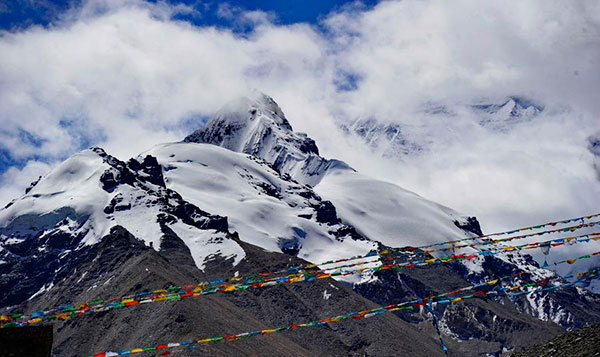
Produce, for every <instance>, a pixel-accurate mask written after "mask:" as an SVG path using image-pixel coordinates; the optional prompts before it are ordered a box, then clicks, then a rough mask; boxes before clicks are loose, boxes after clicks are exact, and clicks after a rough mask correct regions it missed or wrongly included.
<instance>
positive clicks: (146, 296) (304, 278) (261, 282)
mask: <svg viewBox="0 0 600 357" xmlns="http://www.w3.org/2000/svg"><path fill="white" fill-rule="evenodd" d="M567 240H568V241H571V242H573V243H575V242H589V241H590V240H594V241H598V240H600V233H590V234H585V235H581V236H574V237H568V238H558V239H554V240H550V241H544V242H533V243H528V244H524V245H520V246H514V247H513V246H510V247H505V248H503V249H502V250H500V251H498V252H495V251H490V250H486V251H478V252H474V253H473V254H470V255H466V254H464V253H463V254H455V255H451V256H445V257H440V258H430V259H420V260H413V261H409V262H405V263H390V261H393V260H395V258H396V257H397V256H394V255H388V256H385V257H379V256H376V258H377V259H372V260H368V261H364V262H358V263H352V264H346V265H343V266H340V267H336V268H330V269H325V270H314V271H304V272H297V273H294V274H290V275H286V276H279V277H268V275H267V276H263V277H262V278H258V277H257V278H255V279H249V280H246V281H244V282H240V283H237V284H226V283H219V284H220V285H218V286H210V285H209V286H207V285H205V284H204V283H200V284H197V285H185V286H184V287H182V288H180V287H176V288H175V289H174V288H168V289H157V290H154V291H152V292H142V293H138V294H136V295H132V296H126V297H122V298H115V299H109V300H92V301H91V302H89V303H85V304H79V305H69V304H66V305H61V306H59V307H58V308H57V309H50V310H46V311H36V312H34V313H32V314H31V315H29V316H27V315H24V314H16V315H18V317H14V316H13V317H10V320H8V318H9V315H0V328H2V327H9V326H18V327H21V326H27V325H32V324H37V323H40V322H43V321H52V320H67V319H71V318H74V317H82V316H86V315H90V314H93V313H96V312H100V311H107V310H110V309H115V308H117V309H118V308H123V307H129V306H136V305H140V304H146V303H152V302H159V301H172V300H180V299H183V298H186V297H198V296H202V295H210V294H215V293H230V292H233V291H238V290H240V291H242V290H247V289H250V288H252V289H257V288H264V287H268V286H275V285H282V284H289V283H296V282H311V281H316V280H320V279H325V278H330V277H336V276H348V275H352V274H357V273H372V272H375V271H379V270H389V269H394V270H396V269H401V268H413V267H421V266H427V265H431V264H445V263H450V262H456V261H462V260H471V259H475V258H477V257H478V256H485V255H492V256H493V255H497V254H503V253H506V252H511V251H515V250H522V249H535V248H537V247H539V246H544V245H545V244H550V245H556V246H563V245H564V242H565V241H567ZM592 255H597V253H593V254H592ZM586 257H588V258H589V257H590V256H583V257H579V258H575V259H569V260H564V261H562V262H556V263H554V265H558V264H562V263H568V264H573V263H574V262H575V261H576V260H578V259H585V258H586ZM374 263H377V264H379V265H377V266H373V267H362V268H358V267H360V266H362V265H367V264H374ZM348 268H354V269H348ZM334 269H335V271H332V270H334ZM222 281H223V280H213V282H222ZM7 321H10V325H9V326H5V325H6V324H7V323H6V322H7Z"/></svg>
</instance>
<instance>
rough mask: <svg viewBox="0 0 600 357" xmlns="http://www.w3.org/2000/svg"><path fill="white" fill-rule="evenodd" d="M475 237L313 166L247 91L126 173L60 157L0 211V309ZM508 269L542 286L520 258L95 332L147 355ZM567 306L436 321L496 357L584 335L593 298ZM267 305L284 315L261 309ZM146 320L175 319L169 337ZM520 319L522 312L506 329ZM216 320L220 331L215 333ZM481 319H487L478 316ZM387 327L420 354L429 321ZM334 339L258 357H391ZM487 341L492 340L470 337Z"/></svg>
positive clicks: (304, 149) (274, 108)
mask: <svg viewBox="0 0 600 357" xmlns="http://www.w3.org/2000/svg"><path fill="white" fill-rule="evenodd" d="M474 234H481V231H480V228H479V224H478V222H477V220H476V219H475V218H474V217H468V216H465V215H463V214H460V213H458V212H456V211H454V210H452V209H450V208H448V207H444V206H442V205H439V204H437V203H435V202H432V201H429V200H426V199H424V198H422V197H420V196H419V195H417V194H415V193H413V192H410V191H407V190H404V189H402V188H401V187H398V186H396V185H393V184H390V183H386V182H382V181H378V180H375V179H372V178H369V177H368V176H365V175H362V174H360V173H358V172H356V170H354V169H352V168H351V167H350V166H349V165H347V164H346V163H344V162H341V161H338V160H335V159H326V158H324V157H322V156H320V154H319V150H318V148H317V145H316V143H315V142H314V141H313V140H312V139H310V138H309V137H307V136H306V135H305V134H301V133H296V132H294V131H293V129H292V126H291V125H290V123H289V121H288V120H287V119H286V117H285V115H284V114H283V112H282V110H281V109H280V108H279V106H278V105H277V104H276V103H275V101H274V100H273V99H272V98H270V97H268V96H266V95H264V94H260V93H254V94H252V95H251V96H249V97H243V98H239V99H237V100H234V101H232V102H230V103H229V104H227V105H226V106H225V107H224V108H223V109H221V110H220V111H219V112H218V113H217V114H215V116H214V117H213V118H212V119H211V120H210V121H209V122H208V123H207V124H206V125H205V126H204V127H203V128H201V129H199V130H197V131H195V132H194V133H193V134H191V135H190V136H188V137H187V138H185V140H184V141H183V142H179V143H169V144H163V145H158V146H156V147H154V148H151V149H149V150H148V151H146V152H144V153H142V154H140V155H139V156H138V157H137V158H134V159H130V160H129V161H127V162H125V161H121V160H119V159H117V158H115V157H113V156H111V155H109V154H107V153H106V152H105V151H104V150H102V149H100V148H92V149H89V150H85V151H83V152H80V153H78V154H75V155H73V156H72V157H70V158H69V159H67V160H66V161H65V162H63V163H62V164H61V165H59V166H58V167H56V168H55V169H54V170H53V171H52V172H50V173H49V174H47V175H46V176H44V177H42V178H41V179H40V180H39V181H37V182H35V183H34V184H33V185H32V186H31V187H30V188H28V189H27V191H26V192H25V194H24V195H23V196H21V197H18V198H16V199H15V200H14V201H12V202H11V203H10V204H9V205H7V206H6V207H5V208H4V209H2V210H0V274H1V275H0V291H3V292H5V293H3V294H2V295H1V296H0V308H2V307H4V308H7V307H11V306H16V308H27V309H39V308H42V307H47V306H48V305H50V304H57V303H63V302H66V301H71V302H75V301H73V300H78V301H85V300H89V299H93V298H97V297H103V298H107V297H110V296H111V294H121V295H126V294H128V293H132V292H134V291H138V290H139V289H140V288H146V287H151V286H149V284H150V285H152V284H155V285H157V284H159V285H160V286H159V287H161V286H168V285H169V284H181V283H185V282H190V280H192V281H197V280H202V279H207V278H212V277H222V276H226V275H227V274H234V273H235V274H238V273H240V272H242V273H248V272H256V271H260V270H264V269H273V270H277V269H281V268H282V267H285V266H288V265H295V264H299V263H300V262H301V261H310V262H314V263H319V262H322V261H324V260H329V259H335V258H342V257H350V256H355V255H365V254H367V253H369V252H371V251H374V250H376V249H378V248H381V247H383V246H388V247H403V246H407V245H411V246H414V245H424V244H431V243H437V242H443V241H446V240H449V239H456V238H461V237H468V236H472V235H474ZM484 258H485V259H484ZM517 271H522V272H524V275H523V277H522V279H523V282H526V281H529V280H531V279H535V278H540V277H553V276H554V275H553V274H552V273H550V272H548V271H545V270H543V269H539V267H537V265H536V263H535V262H534V261H533V260H531V259H526V258H520V257H519V256H517V257H506V258H502V259H499V258H493V257H482V259H478V260H476V261H472V262H470V263H468V264H460V263H457V264H454V265H444V266H437V267H432V268H430V269H429V268H428V269H415V270H411V271H409V270H406V271H403V272H401V273H397V272H394V271H382V272H378V273H375V274H372V275H371V276H369V277H368V279H362V280H360V279H358V280H349V281H351V282H354V285H351V286H350V287H348V286H344V285H342V284H340V283H339V282H336V281H334V280H331V279H328V280H325V281H323V282H321V283H320V285H319V284H316V285H310V284H309V285H307V286H306V287H302V286H300V287H295V286H294V287H279V288H273V290H265V295H266V297H263V296H262V295H261V293H260V292H256V293H255V294H250V296H249V297H245V296H244V295H243V294H242V295H240V296H236V297H231V298H228V299H227V300H226V301H227V302H224V303H221V302H218V301H220V300H216V301H213V300H207V301H209V302H207V304H209V305H210V306H211V308H210V309H208V310H202V311H200V310H198V307H193V306H192V307H190V308H191V309H192V310H193V311H192V312H191V313H189V312H185V311H184V310H183V308H182V307H181V306H182V305H177V307H165V308H164V309H167V310H152V309H161V308H160V307H152V306H149V307H144V309H146V310H144V311H145V314H147V315H148V316H150V315H151V316H156V318H154V317H152V319H153V320H152V321H151V322H149V323H147V324H146V323H144V322H143V321H142V322H137V321H138V319H137V318H132V316H131V315H125V317H123V315H119V314H117V313H115V314H108V315H106V316H100V317H98V318H99V319H100V321H103V322H102V323H103V324H104V325H105V326H107V327H108V326H111V327H112V328H117V329H119V330H120V331H126V330H127V329H128V326H130V324H132V323H134V322H132V321H133V320H135V321H136V322H135V324H137V325H136V326H138V327H137V328H138V329H139V331H140V333H138V338H139V339H141V340H148V341H154V340H153V337H152V334H153V333H155V332H156V331H158V330H157V329H158V328H160V329H161V330H160V331H162V332H161V333H162V335H165V336H174V338H179V337H180V336H181V335H186V336H187V335H188V334H190V333H191V331H189V326H191V325H192V323H191V322H190V323H189V325H188V324H186V323H185V322H186V321H187V318H186V316H191V315H188V314H192V315H193V316H194V318H193V320H194V322H193V325H194V326H200V327H202V328H209V329H212V328H215V326H217V325H218V326H220V328H221V329H229V328H231V327H232V326H234V327H237V328H244V326H246V325H247V326H252V327H247V328H253V329H256V325H257V324H258V325H260V324H261V323H264V321H267V322H268V321H271V323H272V324H279V322H280V319H281V318H285V319H286V320H294V321H296V320H298V318H300V317H301V318H304V317H307V316H312V315H315V316H321V317H322V314H323V313H324V311H329V312H330V313H332V314H336V313H341V312H343V311H345V309H359V308H360V306H362V305H364V304H365V302H366V301H367V300H365V299H364V297H366V298H368V299H369V300H371V301H374V302H376V303H381V304H389V303H394V302H398V301H403V300H406V299H408V298H411V297H417V296H429V295H432V294H433V293H435V292H443V291H445V290H451V289H455V288H457V287H460V286H464V285H468V284H471V283H473V282H478V281H482V280H485V279H489V278H494V277H496V278H497V277H499V276H502V275H506V274H507V273H513V272H517ZM295 289H296V290H295ZM352 289H353V290H352ZM332 294H333V298H330V297H331V296H332ZM566 294H568V297H569V299H571V302H568V301H567V300H565V299H561V296H559V295H550V294H545V295H540V296H537V297H534V298H533V299H531V300H528V301H526V302H524V303H523V302H521V301H513V302H512V303H506V302H501V301H490V302H489V304H488V303H483V302H482V303H477V302H474V303H473V304H471V305H469V304H467V305H465V306H464V308H463V307H452V308H449V309H443V310H442V311H440V313H441V314H442V315H440V321H441V323H442V324H444V329H445V330H444V331H445V333H446V335H447V336H449V337H450V338H451V339H452V341H451V342H450V345H451V347H452V348H454V350H455V351H457V353H459V354H462V355H464V354H470V353H471V352H472V351H471V350H469V348H471V347H469V346H476V347H477V348H478V349H479V350H481V351H503V350H505V348H514V347H515V346H524V345H527V343H526V341H521V340H519V339H518V338H517V337H516V336H518V335H519V334H522V333H523V331H529V330H530V331H535V332H536V333H548V334H549V336H548V337H551V336H552V335H553V334H556V333H558V332H560V329H559V327H558V326H561V327H573V326H574V325H575V324H576V323H579V321H580V320H581V318H582V317H581V316H583V313H582V311H583V310H585V308H587V310H588V312H589V316H588V317H584V318H583V319H584V320H585V321H588V320H589V321H595V320H597V319H600V299H598V298H597V297H596V296H595V295H593V294H591V293H588V292H580V291H578V290H575V289H573V290H572V291H569V292H568V293H566ZM315 296H316V297H317V298H315ZM325 297H327V298H325ZM236 299H238V300H236ZM315 299H316V300H318V301H316V302H315ZM280 301H284V302H285V303H283V304H282V305H281V306H279V305H276V304H277V303H278V302H280ZM573 301H576V302H577V303H572V302H573ZM361 304H362V305H361ZM350 306H354V307H350ZM582 306H584V307H582ZM157 311H158V312H160V313H164V312H165V311H170V313H174V314H177V315H178V317H177V321H178V323H179V325H177V326H178V327H177V328H173V325H172V324H171V322H169V319H168V318H167V319H165V318H164V315H161V314H160V313H157ZM161 311H162V312H161ZM249 311H251V315H248V314H249ZM298 311H302V314H301V315H300V316H298V315H297V313H298ZM520 312H527V314H526V316H524V317H520V316H519V314H520ZM228 313H231V314H233V315H232V316H235V318H225V319H224V318H223V316H224V315H227V314H228ZM493 314H497V315H498V316H501V319H499V320H498V321H497V320H496V319H495V318H494V319H491V318H488V317H489V316H491V315H493ZM160 316H163V318H161V317H160ZM240 316H241V317H240ZM238 317H240V318H239V319H238ZM102 319H104V320H102ZM390 319H391V320H382V321H387V322H375V325H374V326H379V327H377V328H375V330H379V329H384V330H386V331H391V332H393V331H396V332H397V333H399V334H401V335H402V336H404V337H406V338H409V339H410V340H411V341H415V342H414V343H415V346H404V347H402V348H403V350H405V351H413V350H414V351H427V352H426V353H427V354H428V355H431V354H435V352H432V349H431V344H432V343H433V342H431V341H435V339H436V337H435V331H434V330H433V329H431V325H430V321H429V319H428V318H424V317H418V316H415V315H410V314H407V313H401V314H398V315H394V316H392V317H390ZM258 320H260V321H261V322H257V321H258ZM263 320H264V321H263ZM82 324H83V325H78V324H69V323H68V322H67V323H66V324H65V325H63V327H64V328H63V329H61V330H60V333H59V334H58V337H57V345H58V350H57V351H59V352H58V354H60V355H63V354H64V355H74V354H76V353H75V352H77V353H80V354H81V353H89V352H90V346H88V345H86V344H84V343H81V340H82V339H83V340H85V341H88V340H87V339H89V338H90V337H87V335H86V334H85V332H86V331H88V332H89V331H92V330H93V329H95V328H96V327H95V326H94V324H93V323H87V322H82ZM377 324H382V325H377ZM386 324H387V325H386ZM428 324H429V325H428ZM425 325H426V326H428V327H426V328H425V329H426V331H427V332H425V333H424V334H423V336H419V333H417V332H416V331H417V329H415V326H418V329H419V330H420V329H422V328H423V326H425ZM82 326H83V327H82ZM115 326H116V327H115ZM261 326H262V325H261ZM267 326H268V325H267ZM384 326H387V327H384ZM506 326H509V327H508V328H507V327H506ZM348 329H349V330H348V331H351V334H352V336H362V337H361V338H362V339H363V342H361V343H360V345H355V344H354V342H349V341H345V342H344V341H341V342H340V341H338V338H339V335H336V334H335V331H333V332H331V334H330V335H327V336H329V337H327V338H325V337H323V336H313V335H311V339H318V340H319V341H321V345H320V346H319V348H318V349H317V350H315V349H314V348H315V347H314V346H311V345H310V344H307V343H306V341H305V340H303V339H295V340H294V339H293V338H292V339H293V341H287V340H286V341H280V342H276V343H274V344H273V345H269V346H270V348H273V350H274V351H275V350H277V351H280V352H281V351H285V350H286V349H288V350H294V349H295V348H296V350H297V348H300V349H302V350H303V351H304V349H305V350H306V351H307V352H306V353H304V354H307V355H310V354H357V355H360V354H364V353H367V351H372V350H374V351H378V352H377V353H379V354H389V353H392V352H391V351H393V350H394V348H396V349H397V348H400V347H399V346H396V345H395V344H394V343H387V344H386V345H385V346H388V347H389V349H388V348H387V347H385V348H384V347H381V344H380V343H379V342H378V341H380V339H381V336H380V335H378V334H376V333H373V334H371V333H369V332H364V331H363V332H361V331H359V330H358V329H357V328H356V327H348ZM486 329H490V330H491V331H494V332H490V333H487V334H481V333H480V331H481V330H486ZM82 331H83V332H82ZM499 331H501V332H499ZM328 333H329V332H328ZM124 335H126V334H124V333H120V334H119V333H117V332H115V334H108V335H106V336H97V337H94V339H93V341H94V344H96V345H101V346H104V345H107V346H109V345H110V344H111V343H116V342H119V343H126V342H127V340H126V338H125V337H124ZM162 335H161V336H162ZM317 335H318V334H317ZM342 340H343V339H342ZM89 341H92V340H89ZM469 341H471V342H469ZM486 341H487V342H486ZM490 341H491V342H490ZM127 343H128V342H127ZM416 346H419V347H416ZM507 346H508V347H507ZM92 347H93V346H92ZM215 348H217V349H218V348H220V347H215ZM381 348H383V349H381ZM215 351H217V350H207V351H206V352H207V353H211V354H214V353H216V352H215ZM219 351H221V350H219ZM226 351H227V353H236V352H235V351H236V350H226ZM256 351H260V348H259V349H257V350H256ZM308 351H310V352H308ZM353 351H354V352H357V353H354V352H353ZM433 351H437V350H436V349H433ZM221 352H223V351H221ZM237 352H238V353H239V351H237ZM223 353H225V352H223ZM377 353H376V354H377ZM414 353H415V354H418V353H419V352H414ZM494 353H495V352H494ZM280 354H281V355H283V354H285V353H283V352H281V353H280Z"/></svg>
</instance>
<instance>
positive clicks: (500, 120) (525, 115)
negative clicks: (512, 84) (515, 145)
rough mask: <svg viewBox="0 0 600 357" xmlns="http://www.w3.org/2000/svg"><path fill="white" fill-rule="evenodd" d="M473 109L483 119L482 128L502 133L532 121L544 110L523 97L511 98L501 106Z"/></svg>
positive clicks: (485, 105) (481, 106)
mask: <svg viewBox="0 0 600 357" xmlns="http://www.w3.org/2000/svg"><path fill="white" fill-rule="evenodd" d="M472 108H473V110H474V111H475V113H477V114H478V116H480V117H481V120H480V124H481V125H482V126H484V127H488V128H490V129H493V130H496V131H501V132H507V131H509V130H510V129H511V127H512V126H514V125H517V124H519V123H523V122H526V121H530V120H532V119H533V118H535V117H536V116H537V115H538V114H540V113H541V112H542V111H543V110H544V107H543V106H540V105H537V104H534V103H533V102H531V101H529V100H527V99H525V98H521V97H509V98H507V99H506V101H505V102H503V103H501V104H488V103H484V104H476V105H473V106H472Z"/></svg>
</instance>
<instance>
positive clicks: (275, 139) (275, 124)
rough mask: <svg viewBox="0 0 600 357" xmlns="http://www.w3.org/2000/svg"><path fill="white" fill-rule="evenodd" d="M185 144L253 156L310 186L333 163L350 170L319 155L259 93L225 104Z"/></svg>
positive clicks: (273, 102) (315, 147)
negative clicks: (211, 145) (206, 145)
mask: <svg viewBox="0 0 600 357" xmlns="http://www.w3.org/2000/svg"><path fill="white" fill-rule="evenodd" d="M184 142H188V143H206V144H213V145H218V146H222V147H224V148H226V149H229V150H232V151H236V152H241V153H245V154H249V155H252V156H254V157H256V158H259V159H262V160H265V161H266V162H268V163H269V164H271V165H272V166H273V167H274V168H275V169H276V170H277V171H279V172H281V173H283V174H286V173H287V174H289V175H290V176H292V177H293V178H294V179H296V180H297V181H299V182H301V183H305V184H309V185H311V186H314V185H315V184H317V183H318V182H319V180H320V178H321V177H322V174H323V173H324V172H325V171H326V170H327V169H328V168H329V167H331V166H332V164H335V166H336V167H340V166H343V167H348V166H347V165H346V164H344V163H341V162H339V161H336V160H326V159H324V158H322V157H321V156H319V149H318V148H317V145H316V143H315V141H314V140H313V139H311V138H309V137H308V136H307V135H306V134H304V133H298V132H294V130H293V129H292V126H291V124H290V123H289V121H288V120H287V118H286V117H285V114H284V113H283V111H282V110H281V108H280V107H279V105H278V104H277V103H276V102H275V100H273V98H271V97H269V96H268V95H266V94H263V93H261V92H258V91H255V92H253V93H251V95H249V96H244V97H240V98H237V99H235V100H233V101H230V102H228V103H227V104H225V106H223V108H221V109H220V110H219V111H218V112H217V113H216V114H215V115H214V116H213V117H212V118H211V119H210V120H209V121H208V123H206V125H205V126H204V127H202V128H200V129H198V130H196V131H194V132H193V133H192V134H190V135H189V136H187V137H186V138H185V139H184Z"/></svg>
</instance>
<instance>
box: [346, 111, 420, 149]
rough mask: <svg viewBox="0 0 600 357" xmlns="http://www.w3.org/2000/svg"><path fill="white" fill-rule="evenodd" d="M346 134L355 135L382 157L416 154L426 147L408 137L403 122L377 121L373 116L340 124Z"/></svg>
mask: <svg viewBox="0 0 600 357" xmlns="http://www.w3.org/2000/svg"><path fill="white" fill-rule="evenodd" d="M342 130H343V131H344V132H345V133H346V134H351V135H357V136H359V137H360V138H362V139H363V140H364V141H365V143H366V144H367V145H368V146H369V147H370V148H371V149H372V150H373V151H375V152H376V153H379V154H381V156H383V157H401V156H404V155H410V154H417V153H420V152H422V151H424V150H426V147H425V145H424V143H420V142H417V141H415V140H411V139H410V135H409V134H408V133H407V131H408V130H407V127H406V125H404V124H398V123H385V122H379V121H377V119H375V118H359V119H356V120H355V121H353V122H351V123H350V124H348V125H342Z"/></svg>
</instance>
